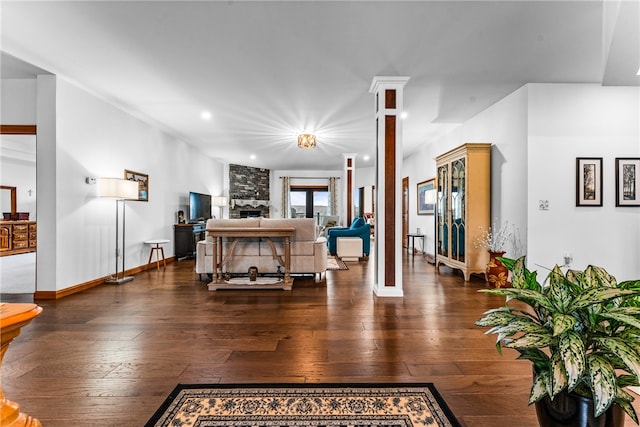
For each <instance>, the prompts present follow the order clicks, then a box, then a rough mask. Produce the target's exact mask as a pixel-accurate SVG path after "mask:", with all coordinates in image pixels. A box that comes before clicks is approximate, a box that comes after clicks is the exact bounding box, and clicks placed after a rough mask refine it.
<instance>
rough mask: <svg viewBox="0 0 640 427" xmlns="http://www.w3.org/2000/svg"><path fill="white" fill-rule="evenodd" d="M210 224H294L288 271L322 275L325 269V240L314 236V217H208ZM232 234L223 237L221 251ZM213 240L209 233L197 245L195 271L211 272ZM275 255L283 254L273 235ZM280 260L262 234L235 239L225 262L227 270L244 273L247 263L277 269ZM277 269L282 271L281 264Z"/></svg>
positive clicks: (261, 270) (279, 241) (270, 270)
mask: <svg viewBox="0 0 640 427" xmlns="http://www.w3.org/2000/svg"><path fill="white" fill-rule="evenodd" d="M213 227H273V228H277V227H295V232H294V233H293V238H292V239H291V273H292V274H314V275H316V274H317V275H319V276H320V277H321V276H322V273H324V272H326V270H327V240H326V238H324V237H318V236H317V228H316V225H315V222H314V220H313V218H292V219H277V218H246V219H210V220H208V221H207V227H206V228H213ZM232 241H233V239H232V238H229V239H227V238H225V239H224V240H223V247H224V253H225V254H227V253H228V252H227V251H228V249H229V248H230V246H231V244H232ZM212 242H213V240H212V238H211V237H210V236H209V235H208V233H207V236H206V239H205V240H202V241H200V242H198V244H197V245H196V273H198V274H200V275H202V274H212V273H213V243H212ZM273 243H274V246H275V248H276V252H277V254H278V255H281V256H282V257H284V245H283V243H282V239H274V240H273ZM279 265H280V264H279V263H278V261H277V260H275V259H274V257H273V253H272V249H271V245H269V242H267V241H266V240H265V239H261V238H258V237H256V238H252V239H251V238H250V239H247V238H242V239H240V240H239V241H238V243H237V245H236V247H235V249H234V251H233V258H232V259H231V260H230V262H229V263H228V264H227V265H226V267H225V271H226V272H229V273H247V271H248V269H249V267H251V266H256V267H258V272H259V273H272V274H273V273H277V272H278V266H279ZM280 271H282V272H284V267H281V269H280Z"/></svg>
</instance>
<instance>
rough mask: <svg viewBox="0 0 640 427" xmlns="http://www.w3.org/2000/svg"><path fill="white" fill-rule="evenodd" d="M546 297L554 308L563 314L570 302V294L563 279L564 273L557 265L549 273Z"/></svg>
mask: <svg viewBox="0 0 640 427" xmlns="http://www.w3.org/2000/svg"><path fill="white" fill-rule="evenodd" d="M547 297H548V298H549V300H551V302H552V303H553V305H554V306H555V308H556V309H557V310H559V311H561V312H564V311H565V309H566V308H567V306H568V305H569V303H570V302H571V292H570V289H569V287H568V286H567V283H566V281H565V278H564V273H563V272H562V270H561V269H560V267H558V266H557V265H556V266H555V267H554V268H553V270H551V273H549V289H548V291H547Z"/></svg>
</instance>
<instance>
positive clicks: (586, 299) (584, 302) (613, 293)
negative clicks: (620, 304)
mask: <svg viewBox="0 0 640 427" xmlns="http://www.w3.org/2000/svg"><path fill="white" fill-rule="evenodd" d="M629 294H633V291H628V290H624V289H617V288H600V287H599V288H593V287H592V288H589V289H587V290H585V291H584V292H583V293H582V294H580V295H578V296H577V297H576V298H575V299H574V300H573V302H572V303H571V304H570V305H569V307H568V311H573V310H579V309H581V308H584V307H587V306H590V305H593V304H600V303H603V302H605V301H607V300H610V299H613V298H618V297H620V296H622V295H629Z"/></svg>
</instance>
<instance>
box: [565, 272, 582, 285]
mask: <svg viewBox="0 0 640 427" xmlns="http://www.w3.org/2000/svg"><path fill="white" fill-rule="evenodd" d="M581 276H582V271H579V270H567V272H566V274H565V276H564V277H565V278H566V279H567V280H568V281H569V282H571V283H576V284H578V283H579V282H580V277H581Z"/></svg>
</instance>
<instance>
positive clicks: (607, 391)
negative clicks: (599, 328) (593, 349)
mask: <svg viewBox="0 0 640 427" xmlns="http://www.w3.org/2000/svg"><path fill="white" fill-rule="evenodd" d="M587 366H588V369H589V382H590V383H591V390H592V392H593V405H594V412H595V416H596V417H598V416H600V415H602V414H603V413H604V411H606V410H607V409H608V408H609V406H611V403H612V402H613V400H614V399H615V397H616V389H617V385H616V374H615V372H614V370H613V367H612V366H611V364H610V363H609V362H608V361H607V360H606V359H605V358H603V357H600V356H595V355H592V354H590V355H587Z"/></svg>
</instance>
